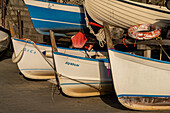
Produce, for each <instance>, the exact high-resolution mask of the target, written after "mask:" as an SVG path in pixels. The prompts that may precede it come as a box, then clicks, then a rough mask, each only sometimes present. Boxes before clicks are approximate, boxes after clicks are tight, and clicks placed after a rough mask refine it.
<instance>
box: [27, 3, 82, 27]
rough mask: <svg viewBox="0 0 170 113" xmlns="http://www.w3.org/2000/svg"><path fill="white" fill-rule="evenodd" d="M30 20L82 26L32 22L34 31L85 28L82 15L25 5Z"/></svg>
mask: <svg viewBox="0 0 170 113" xmlns="http://www.w3.org/2000/svg"><path fill="white" fill-rule="evenodd" d="M27 8H28V10H29V13H30V16H31V18H36V19H43V20H51V21H59V22H68V23H72V24H83V25H71V24H63V23H55V22H50V21H49V22H44V21H38V20H33V24H34V27H35V28H36V29H46V28H49V29H66V28H67V29H68V28H70V29H71V28H73V29H80V28H83V27H85V26H84V25H85V20H84V13H76V12H69V11H62V10H54V9H50V8H48V9H47V8H41V7H36V6H31V5H27Z"/></svg>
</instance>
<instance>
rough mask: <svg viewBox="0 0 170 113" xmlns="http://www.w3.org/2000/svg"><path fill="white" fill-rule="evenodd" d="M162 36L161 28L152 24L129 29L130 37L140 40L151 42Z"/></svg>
mask: <svg viewBox="0 0 170 113" xmlns="http://www.w3.org/2000/svg"><path fill="white" fill-rule="evenodd" d="M160 34H161V29H160V27H159V26H156V25H152V24H139V25H134V26H131V27H130V28H129V29H128V35H129V36H130V37H132V38H134V39H138V40H149V39H153V38H156V37H158V36H159V35H160Z"/></svg>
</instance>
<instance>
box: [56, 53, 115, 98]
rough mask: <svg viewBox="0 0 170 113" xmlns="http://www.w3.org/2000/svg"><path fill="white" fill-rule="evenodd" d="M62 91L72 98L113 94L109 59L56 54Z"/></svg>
mask: <svg viewBox="0 0 170 113" xmlns="http://www.w3.org/2000/svg"><path fill="white" fill-rule="evenodd" d="M54 56H55V63H56V68H57V72H58V73H59V74H61V76H60V77H59V81H60V84H61V88H62V91H63V92H64V93H65V94H66V95H68V96H72V97H87V96H97V95H102V94H108V93H111V92H112V91H113V90H112V77H111V74H110V69H109V68H108V65H109V64H108V59H90V58H83V57H77V56H75V55H68V54H63V53H58V52H55V53H54Z"/></svg>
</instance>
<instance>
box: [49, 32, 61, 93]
mask: <svg viewBox="0 0 170 113" xmlns="http://www.w3.org/2000/svg"><path fill="white" fill-rule="evenodd" d="M50 39H51V45H52V58H53V65H54V75H55V78H56V82H57V86H58V89H59V91H60V89H61V87H60V80H59V73H58V72H57V68H56V65H55V58H54V52H58V49H57V45H56V42H55V36H54V32H53V31H52V30H50Z"/></svg>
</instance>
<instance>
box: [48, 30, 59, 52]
mask: <svg viewBox="0 0 170 113" xmlns="http://www.w3.org/2000/svg"><path fill="white" fill-rule="evenodd" d="M50 38H51V45H52V50H53V52H58V50H57V45H56V42H55V36H54V32H53V31H52V30H50Z"/></svg>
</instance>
